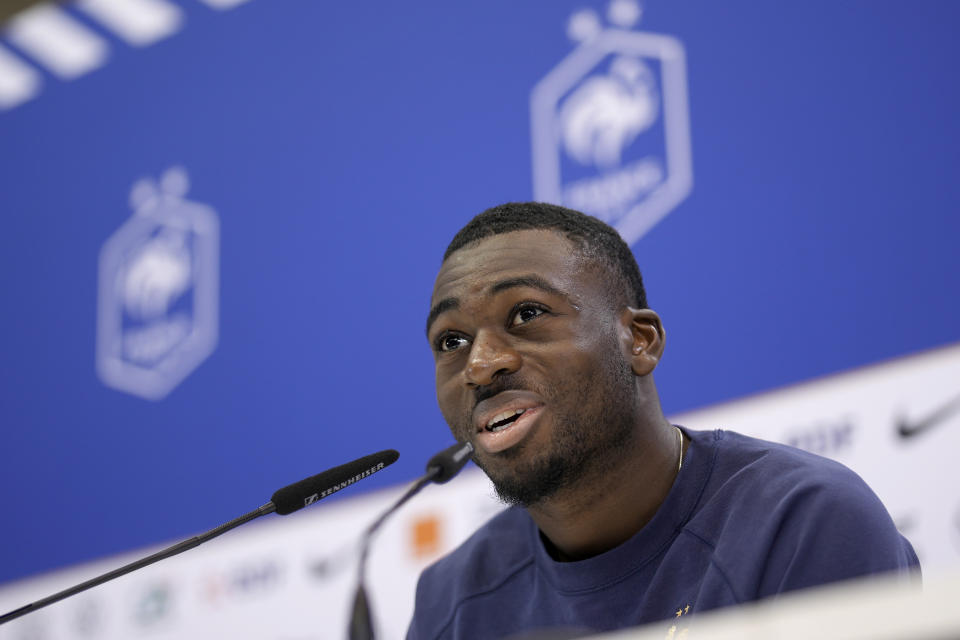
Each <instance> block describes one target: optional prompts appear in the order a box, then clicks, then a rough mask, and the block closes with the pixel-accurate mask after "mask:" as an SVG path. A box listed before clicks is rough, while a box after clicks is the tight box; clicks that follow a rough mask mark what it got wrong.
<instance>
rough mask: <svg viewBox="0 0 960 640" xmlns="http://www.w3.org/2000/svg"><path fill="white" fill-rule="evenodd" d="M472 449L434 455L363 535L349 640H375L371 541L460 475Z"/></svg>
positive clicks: (455, 447)
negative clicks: (416, 501)
mask: <svg viewBox="0 0 960 640" xmlns="http://www.w3.org/2000/svg"><path fill="white" fill-rule="evenodd" d="M472 453H473V445H472V444H470V443H469V442H458V443H457V444H455V445H453V446H451V447H447V448H446V449H444V450H443V451H441V452H440V453H438V454H436V455H434V456H433V457H432V458H430V461H429V462H427V472H426V473H425V474H424V475H423V476H421V477H420V478H419V479H418V480H417V481H416V482H414V483H413V485H412V486H411V487H410V488H409V489H407V491H406V493H404V494H403V495H402V496H400V499H399V500H397V501H396V502H395V503H394V504H393V506H391V507H390V508H389V509H387V510H386V511H385V512H384V513H383V514H382V515H381V516H380V517H379V518H377V519H376V520H375V521H374V522H373V524H371V525H370V526H369V527H367V530H366V531H364V532H363V543H362V544H363V546H362V547H361V551H360V560H359V562H358V563H357V593H356V595H355V596H354V600H353V613H352V615H351V616H350V629H349V637H350V640H373V638H374V633H373V617H372V616H371V614H370V603H369V602H370V601H369V599H368V598H367V592H366V589H365V588H364V586H363V584H364V574H365V572H366V568H367V555H368V553H369V552H370V540H371V538H372V537H373V534H374V533H375V532H376V531H377V529H379V528H380V526H381V525H382V524H383V523H384V521H385V520H386V519H387V517H388V516H390V515H391V514H392V513H393V512H394V511H396V510H397V509H399V508H400V507H401V506H402V505H403V504H404V503H405V502H406V501H407V500H409V499H410V498H412V497H413V496H415V495H416V494H418V493H419V492H420V490H421V489H423V488H424V487H425V486H427V485H428V484H430V483H431V482H435V483H437V484H444V483H446V482H449V481H450V480H451V479H452V478H453V477H454V476H455V475H457V474H458V473H460V470H461V469H463V467H464V465H465V464H467V462H468V461H469V460H470V454H472Z"/></svg>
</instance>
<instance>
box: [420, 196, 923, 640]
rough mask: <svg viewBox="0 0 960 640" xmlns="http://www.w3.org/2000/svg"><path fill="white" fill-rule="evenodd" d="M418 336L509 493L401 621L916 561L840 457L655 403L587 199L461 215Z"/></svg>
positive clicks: (643, 600) (653, 596)
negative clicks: (681, 418) (581, 209)
mask: <svg viewBox="0 0 960 640" xmlns="http://www.w3.org/2000/svg"><path fill="white" fill-rule="evenodd" d="M427 337H428V339H429V341H430V344H431V345H432V348H433V352H434V358H435V361H436V381H437V399H438V402H439V405H440V409H441V411H442V412H443V416H444V418H445V419H446V421H447V423H448V424H449V426H450V429H451V431H452V432H453V434H454V436H455V437H456V438H457V440H459V441H469V442H471V443H472V444H473V445H474V447H475V453H474V460H475V462H476V463H477V465H479V466H480V467H481V468H482V469H483V470H484V472H485V473H486V474H487V475H488V476H489V477H490V479H491V480H492V482H493V484H494V487H495V488H496V491H497V493H498V495H499V496H500V497H501V499H502V500H504V501H505V502H507V503H509V504H511V505H514V506H513V507H512V508H510V509H507V510H506V511H504V512H503V513H501V514H500V515H498V516H496V517H495V518H493V519H492V520H491V521H490V522H488V523H487V524H486V525H484V526H483V527H482V528H481V529H480V530H479V531H477V532H476V533H475V534H474V535H473V536H472V537H471V538H470V539H469V540H468V541H467V542H466V543H464V544H463V545H462V546H461V547H460V548H459V549H457V550H456V551H454V552H453V553H452V554H450V555H449V556H447V557H446V558H444V559H442V560H440V561H439V562H438V563H436V564H435V565H434V566H432V567H431V568H429V569H427V570H426V571H425V572H424V574H423V576H421V579H420V583H419V585H418V588H417V599H416V611H415V613H414V618H413V621H412V623H411V626H410V629H409V631H408V639H410V640H434V639H436V638H464V639H469V640H477V639H480V638H503V637H507V636H512V635H516V634H521V633H523V632H530V631H532V630H538V629H541V630H542V629H576V630H580V631H583V632H589V631H606V630H611V629H617V628H623V627H629V626H634V625H639V624H643V623H647V622H651V621H655V620H661V619H666V618H673V619H676V618H678V617H683V616H685V615H689V614H690V613H693V612H696V611H705V610H708V609H713V608H717V607H722V606H727V605H733V604H737V603H741V602H747V601H751V600H756V599H760V598H764V597H768V596H772V595H776V594H778V593H782V592H785V591H789V590H792V589H800V588H804V587H809V586H813V585H817V584H822V583H825V582H832V581H837V580H843V579H847V578H852V577H855V576H862V575H866V574H872V573H878V572H883V571H893V570H899V571H903V572H908V571H910V570H916V571H917V573H918V572H919V563H918V561H917V557H916V555H915V554H914V552H913V549H912V548H911V546H910V543H909V542H907V541H906V540H905V539H904V538H903V537H902V536H901V535H900V534H899V533H898V532H897V530H896V528H895V527H894V525H893V522H892V521H891V519H890V516H889V515H888V514H887V512H886V510H885V509H884V507H883V505H882V504H880V502H879V500H878V499H877V498H876V496H875V495H874V494H873V493H872V492H871V491H870V489H869V488H868V487H867V486H866V485H865V484H864V483H863V481H862V480H861V479H860V478H859V477H858V476H857V475H856V474H854V473H853V472H852V471H850V470H848V469H847V468H845V467H843V466H842V465H839V464H837V463H835V462H832V461H829V460H827V459H825V458H820V457H818V456H814V455H812V454H808V453H805V452H802V451H800V450H797V449H792V448H790V447H786V446H782V445H778V444H773V443H770V442H764V441H761V440H756V439H753V438H747V437H745V436H741V435H739V434H736V433H731V432H723V431H714V432H698V431H692V430H688V429H682V428H679V427H676V426H673V425H671V424H670V423H669V422H668V421H667V420H666V418H664V416H663V412H662V411H661V408H660V403H659V399H658V397H657V390H656V386H655V385H654V380H653V370H654V369H655V368H656V366H657V363H658V362H659V360H660V357H661V356H662V354H663V349H664V330H663V325H662V323H661V321H660V318H659V317H658V316H657V314H656V313H654V312H653V311H652V310H650V309H648V308H647V303H646V294H645V292H644V288H643V282H642V280H641V276H640V272H639V269H638V267H637V264H636V261H635V260H634V257H633V254H632V252H631V251H630V248H629V247H628V246H627V245H626V244H625V243H624V242H623V241H622V240H621V239H620V237H619V235H617V233H616V231H615V230H613V229H612V228H610V227H608V226H607V225H605V224H604V223H602V222H600V221H599V220H597V219H595V218H591V217H589V216H586V215H584V214H581V213H578V212H575V211H571V210H568V209H564V208H562V207H557V206H553V205H546V204H539V203H511V204H506V205H503V206H500V207H495V208H493V209H490V210H488V211H485V212H483V213H481V214H480V215H478V216H477V217H475V218H474V219H473V220H472V221H470V222H469V223H468V224H467V225H466V226H465V227H464V228H463V229H462V230H461V231H460V232H459V233H458V234H457V235H456V237H454V239H453V241H452V242H451V244H450V246H449V247H448V248H447V251H446V254H445V255H444V261H443V264H442V266H441V268H440V272H439V274H438V276H437V281H436V284H435V286H434V290H433V298H432V301H431V310H430V314H429V317H428V321H427ZM568 637H569V636H568Z"/></svg>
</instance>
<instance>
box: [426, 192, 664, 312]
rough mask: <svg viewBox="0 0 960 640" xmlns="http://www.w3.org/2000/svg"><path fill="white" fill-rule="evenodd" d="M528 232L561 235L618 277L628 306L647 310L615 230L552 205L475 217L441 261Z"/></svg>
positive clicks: (511, 206) (517, 206) (629, 255)
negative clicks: (484, 241)
mask: <svg viewBox="0 0 960 640" xmlns="http://www.w3.org/2000/svg"><path fill="white" fill-rule="evenodd" d="M527 229H550V230H553V231H556V232H558V233H560V234H562V235H563V236H564V237H566V238H567V239H568V240H569V241H570V242H571V243H573V245H574V246H575V247H576V248H577V250H578V251H579V252H580V253H581V255H582V256H583V257H585V258H587V259H589V260H592V261H593V262H594V263H597V264H598V265H599V266H600V267H602V268H604V269H605V270H606V271H607V272H608V273H610V274H611V275H615V276H616V277H617V280H618V281H619V284H620V285H621V287H619V289H620V291H621V292H622V293H621V295H623V296H625V297H626V300H627V304H629V305H630V306H632V307H636V308H638V309H646V308H647V293H646V291H645V290H644V288H643V277H642V276H641V275H640V267H638V266H637V260H636V258H634V256H633V252H632V251H631V250H630V247H629V246H628V245H627V243H626V242H624V241H623V238H621V237H620V234H619V233H617V230H616V229H614V228H613V227H611V226H610V225H608V224H606V223H605V222H603V221H602V220H599V219H598V218H594V217H593V216H588V215H587V214H585V213H580V212H579V211H574V210H573V209H567V208H566V207H561V206H558V205H555V204H547V203H545V202H508V203H506V204H501V205H499V206H496V207H491V208H490V209H487V210H486V211H484V212H482V213H478V214H477V215H476V216H474V218H473V219H472V220H471V221H470V222H468V223H467V224H466V225H465V226H464V227H463V228H462V229H460V231H458V232H457V235H455V236H454V237H453V240H451V241H450V244H449V245H448V246H447V250H446V251H445V252H444V254H443V259H444V261H446V259H447V258H449V257H450V256H451V255H452V254H453V253H454V252H456V251H457V250H458V249H461V248H463V247H464V246H466V245H468V244H470V243H473V242H476V241H478V240H482V239H483V238H487V237H489V236H495V235H499V234H501V233H509V232H511V231H523V230H527Z"/></svg>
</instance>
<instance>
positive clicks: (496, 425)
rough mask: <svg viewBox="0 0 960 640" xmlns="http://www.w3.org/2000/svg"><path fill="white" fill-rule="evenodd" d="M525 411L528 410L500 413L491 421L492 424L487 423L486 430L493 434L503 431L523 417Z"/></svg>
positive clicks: (512, 410)
mask: <svg viewBox="0 0 960 640" xmlns="http://www.w3.org/2000/svg"><path fill="white" fill-rule="evenodd" d="M525 411H526V409H511V410H510V411H504V412H503V413H498V414H497V415H495V416H493V418H491V419H490V422H488V423H487V426H486V430H487V431H490V432H491V433H496V432H497V431H503V430H504V429H506V428H507V427H509V426H510V425H511V424H513V423H514V422H515V421H516V419H517V418H519V417H520V416H522V415H523V413H524V412H525Z"/></svg>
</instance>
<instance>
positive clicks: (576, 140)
mask: <svg viewBox="0 0 960 640" xmlns="http://www.w3.org/2000/svg"><path fill="white" fill-rule="evenodd" d="M641 13H642V12H641V8H640V5H639V4H638V3H637V2H636V1H635V0H611V2H610V4H609V6H608V11H607V18H608V20H609V22H610V25H608V26H604V25H603V24H602V22H601V19H600V17H599V16H598V15H597V13H596V12H594V11H593V10H590V9H585V10H582V11H578V12H577V13H575V14H574V15H573V16H572V17H571V18H570V22H569V24H568V35H570V37H571V38H573V39H574V40H576V41H578V42H579V45H578V46H577V47H576V49H574V50H573V52H571V53H570V54H569V55H568V56H567V57H566V58H564V59H563V60H562V61H561V62H560V63H559V64H558V65H557V66H556V67H554V68H553V70H552V71H550V73H548V74H547V75H546V77H544V78H543V79H542V80H541V81H540V82H538V83H537V85H536V86H535V87H534V89H533V92H532V94H531V99H530V111H531V131H532V136H533V140H532V142H533V191H534V197H535V198H536V199H537V200H540V201H545V202H552V203H555V204H560V205H563V206H566V207H570V208H572V209H577V210H579V211H583V212H584V213H589V214H591V215H594V216H596V217H598V218H600V219H601V220H603V221H604V222H606V223H608V224H610V225H611V226H613V227H615V228H616V229H617V231H619V232H620V235H621V236H622V237H623V239H624V240H626V242H627V244H631V245H632V244H633V243H635V242H636V241H637V240H639V239H640V238H641V237H643V235H644V234H645V233H647V231H649V230H650V229H651V228H652V227H653V226H654V225H655V224H656V223H657V222H659V221H660V220H661V219H662V218H663V217H664V216H666V215H667V214H668V213H670V211H671V210H673V208H674V207H676V206H677V205H678V204H679V203H680V202H682V201H683V200H684V198H686V197H687V195H688V194H689V193H690V189H691V188H692V186H693V165H692V161H691V154H690V115H689V109H688V106H687V78H686V57H685V54H684V49H683V45H682V44H681V43H680V42H679V41H678V40H677V39H675V38H672V37H670V36H665V35H660V34H654V33H647V32H640V31H636V30H634V29H633V28H634V27H635V26H636V24H637V23H638V22H639V20H640V16H641Z"/></svg>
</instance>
